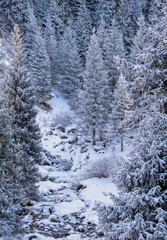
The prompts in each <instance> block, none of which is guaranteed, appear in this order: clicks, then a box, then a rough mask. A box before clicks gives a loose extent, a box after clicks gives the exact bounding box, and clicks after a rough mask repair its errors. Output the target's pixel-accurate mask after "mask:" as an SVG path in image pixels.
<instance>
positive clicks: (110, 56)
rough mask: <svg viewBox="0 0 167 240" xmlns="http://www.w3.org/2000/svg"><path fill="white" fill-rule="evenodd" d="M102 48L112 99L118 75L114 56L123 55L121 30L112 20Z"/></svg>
mask: <svg viewBox="0 0 167 240" xmlns="http://www.w3.org/2000/svg"><path fill="white" fill-rule="evenodd" d="M103 49H104V60H105V66H106V71H107V75H108V84H109V87H110V92H111V96H110V98H111V100H112V93H113V91H114V88H115V85H116V83H117V80H118V78H119V75H120V73H119V71H118V67H117V64H116V60H115V57H117V56H119V57H121V58H123V57H124V55H125V51H124V45H123V37H122V34H121V32H119V31H118V29H117V27H116V23H115V21H114V20H113V23H112V26H111V27H110V28H109V29H107V30H106V32H105V38H104V43H103Z"/></svg>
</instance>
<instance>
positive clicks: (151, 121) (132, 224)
mask: <svg viewBox="0 0 167 240" xmlns="http://www.w3.org/2000/svg"><path fill="white" fill-rule="evenodd" d="M166 128H167V115H164V114H163V113H160V112H156V111H155V112H152V113H151V114H150V113H149V114H147V115H146V117H145V119H143V120H142V121H141V123H140V127H139V133H138V135H137V137H136V138H135V139H134V143H133V150H132V152H131V154H130V157H129V158H128V159H125V160H123V162H122V165H121V167H120V171H119V172H118V174H117V177H116V183H117V185H118V187H119V189H120V190H121V194H120V196H119V197H118V198H116V197H115V198H114V199H115V201H114V205H110V206H101V207H100V208H99V211H100V222H101V227H102V229H103V231H104V233H105V238H106V239H107V240H109V239H113V240H117V239H123V240H124V239H129V240H138V239H143V240H144V239H148V240H149V239H150V240H151V239H155V240H160V239H161V240H163V239H166V234H167V211H166V202H167V190H166V189H167V182H166V178H167V164H166V162H167V131H166Z"/></svg>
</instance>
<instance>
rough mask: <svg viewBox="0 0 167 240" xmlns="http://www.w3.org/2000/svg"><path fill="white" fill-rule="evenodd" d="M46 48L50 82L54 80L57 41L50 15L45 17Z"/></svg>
mask: <svg viewBox="0 0 167 240" xmlns="http://www.w3.org/2000/svg"><path fill="white" fill-rule="evenodd" d="M45 43H46V50H47V54H48V56H49V60H50V71H51V80H52V84H54V83H55V82H56V67H57V61H58V60H57V58H58V52H57V51H58V49H57V48H58V43H57V40H56V37H55V31H54V27H53V23H52V21H51V18H50V16H49V15H48V17H47V22H46V29H45Z"/></svg>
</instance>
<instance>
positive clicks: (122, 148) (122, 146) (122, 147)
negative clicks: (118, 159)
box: [121, 135, 124, 152]
mask: <svg viewBox="0 0 167 240" xmlns="http://www.w3.org/2000/svg"><path fill="white" fill-rule="evenodd" d="M123 150H124V145H123V136H122V135H121V152H123Z"/></svg>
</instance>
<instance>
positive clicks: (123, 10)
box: [115, 0, 137, 57]
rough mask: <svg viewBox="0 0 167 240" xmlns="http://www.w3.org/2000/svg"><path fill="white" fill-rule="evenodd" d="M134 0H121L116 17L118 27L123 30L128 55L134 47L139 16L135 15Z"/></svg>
mask: <svg viewBox="0 0 167 240" xmlns="http://www.w3.org/2000/svg"><path fill="white" fill-rule="evenodd" d="M133 9H134V1H133V0H128V1H125V0H121V1H120V5H119V8H118V11H117V12H116V15H115V19H116V22H117V23H118V29H120V30H121V31H122V34H123V42H124V47H125V50H126V55H127V57H129V54H130V52H131V47H132V40H133V38H134V36H135V34H136V31H137V18H136V17H134V12H133Z"/></svg>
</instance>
